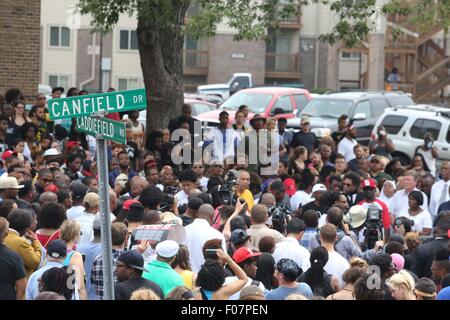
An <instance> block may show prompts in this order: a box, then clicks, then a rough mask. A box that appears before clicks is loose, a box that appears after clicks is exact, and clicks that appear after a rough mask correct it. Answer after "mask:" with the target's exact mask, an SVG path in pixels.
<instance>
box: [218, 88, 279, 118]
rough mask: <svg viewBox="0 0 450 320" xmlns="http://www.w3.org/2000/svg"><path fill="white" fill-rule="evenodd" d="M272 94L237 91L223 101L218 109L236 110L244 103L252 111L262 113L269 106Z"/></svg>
mask: <svg viewBox="0 0 450 320" xmlns="http://www.w3.org/2000/svg"><path fill="white" fill-rule="evenodd" d="M272 98H273V95H271V94H266V93H247V92H242V91H241V92H237V93H236V94H234V95H232V96H231V97H230V98H229V99H228V100H227V101H225V102H224V103H223V104H222V105H221V106H220V109H224V110H238V109H239V107H240V106H242V105H243V104H245V105H246V106H248V107H249V108H250V112H252V113H263V112H265V111H266V109H267V107H268V106H269V102H270V101H271V100H272Z"/></svg>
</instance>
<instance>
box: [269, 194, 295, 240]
mask: <svg viewBox="0 0 450 320" xmlns="http://www.w3.org/2000/svg"><path fill="white" fill-rule="evenodd" d="M291 214H292V211H291V210H289V208H288V207H287V205H286V204H285V203H283V202H279V203H277V204H276V205H275V206H274V207H272V208H270V209H269V218H270V219H271V220H272V228H273V229H274V230H277V231H278V232H280V233H281V234H285V232H286V226H287V223H288V221H289V219H290V218H289V217H290V216H291Z"/></svg>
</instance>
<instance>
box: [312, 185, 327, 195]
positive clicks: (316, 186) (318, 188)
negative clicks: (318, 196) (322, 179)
mask: <svg viewBox="0 0 450 320" xmlns="http://www.w3.org/2000/svg"><path fill="white" fill-rule="evenodd" d="M317 191H327V187H325V186H324V185H323V184H321V183H318V184H316V185H314V187H313V188H312V193H314V192H317Z"/></svg>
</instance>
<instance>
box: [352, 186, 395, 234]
mask: <svg viewBox="0 0 450 320" xmlns="http://www.w3.org/2000/svg"><path fill="white" fill-rule="evenodd" d="M361 189H362V190H363V194H362V195H363V197H364V200H362V201H361V202H359V203H358V204H359V205H361V206H363V207H364V208H366V209H369V207H370V205H371V204H374V205H376V206H377V207H378V209H379V210H380V211H381V220H382V222H383V227H384V240H385V241H387V239H389V236H390V233H391V217H390V215H389V209H388V207H387V205H386V204H385V203H384V202H383V201H381V200H380V199H376V198H375V193H376V189H377V183H376V181H375V180H374V179H366V180H364V181H363V182H362V183H361Z"/></svg>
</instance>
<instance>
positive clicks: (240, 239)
mask: <svg viewBox="0 0 450 320" xmlns="http://www.w3.org/2000/svg"><path fill="white" fill-rule="evenodd" d="M249 238H250V236H249V235H248V234H247V232H246V231H245V230H243V229H236V230H234V231H233V232H232V233H231V237H230V241H231V243H232V244H234V245H238V244H241V243H244V242H245V241H247V240H248V239H249Z"/></svg>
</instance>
